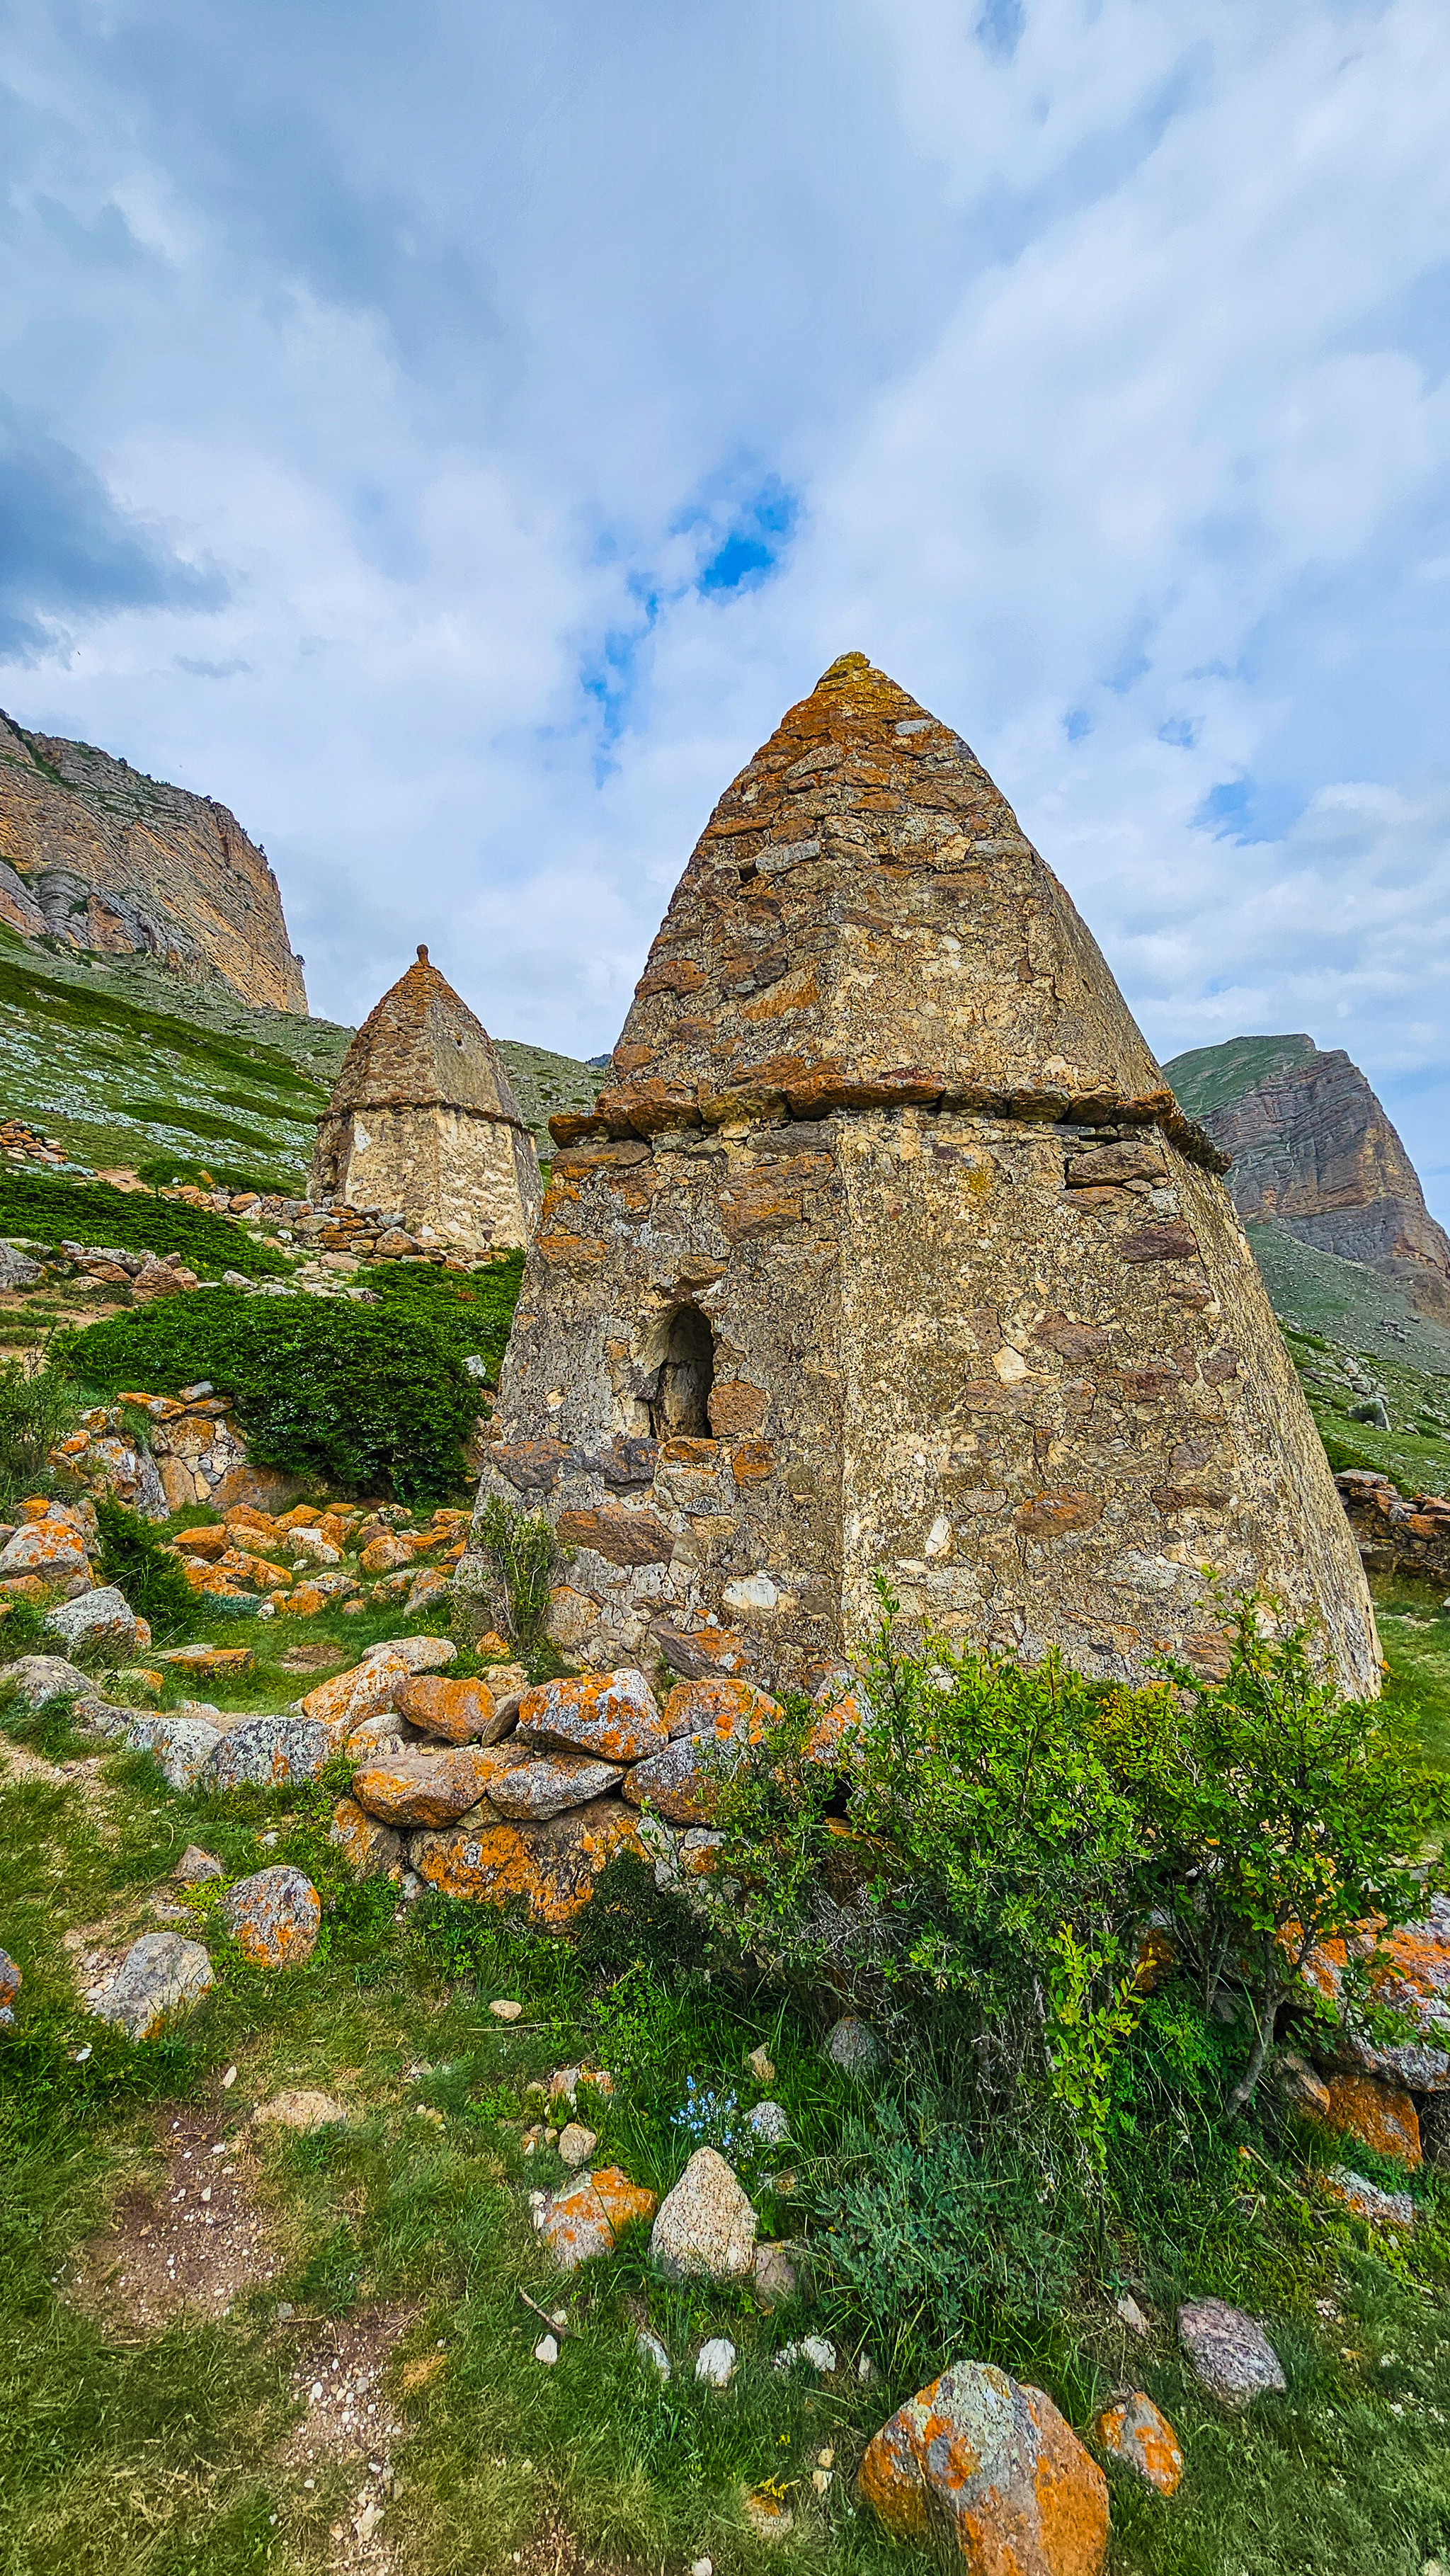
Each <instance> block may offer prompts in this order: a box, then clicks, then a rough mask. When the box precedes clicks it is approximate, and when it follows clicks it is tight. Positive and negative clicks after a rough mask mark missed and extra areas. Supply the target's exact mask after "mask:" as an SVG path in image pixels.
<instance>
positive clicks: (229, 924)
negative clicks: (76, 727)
mask: <svg viewBox="0 0 1450 2576" xmlns="http://www.w3.org/2000/svg"><path fill="white" fill-rule="evenodd" d="M0 921H5V922H8V923H9V924H10V926H11V928H12V929H14V930H18V931H20V932H21V933H22V935H23V936H24V937H25V938H27V939H38V938H41V937H43V936H47V935H48V936H49V937H50V938H52V939H57V940H60V941H62V942H64V943H65V944H66V945H67V946H69V947H72V948H76V949H84V950H90V951H100V952H102V953H103V954H109V955H112V956H118V955H124V954H126V953H129V952H133V951H138V950H139V951H144V952H146V953H148V954H149V955H151V956H154V957H159V958H160V959H162V961H163V962H164V963H165V964H166V965H168V966H170V967H172V968H173V969H175V971H177V972H178V973H180V974H193V975H195V974H201V975H205V974H207V973H208V972H210V973H213V974H217V975H220V976H221V977H223V978H224V980H225V981H226V982H227V983H228V984H229V985H230V986H231V988H232V990H233V992H234V993H236V994H238V995H239V996H240V998H241V999H242V1000H243V1001H244V1002H248V1003H250V1004H252V1006H253V1007H254V1008H263V1009H267V1010H274V1011H298V1012H305V1011H306V1008H307V993H306V989H305V987H304V985H303V981H302V961H301V959H300V958H298V957H294V956H293V954H292V948H291V943H290V941H289V939H288V936H287V924H286V922H285V921H284V920H283V917H282V898H281V895H280V894H279V892H278V889H277V880H276V878H275V877H274V876H273V874H272V871H271V869H270V868H269V867H268V865H267V861H266V858H265V856H264V855H263V853H262V851H261V850H259V849H258V848H257V846H256V843H255V842H254V841H250V840H249V839H248V838H247V835H246V833H245V832H244V831H243V830H242V827H241V825H240V823H239V822H238V821H237V819H236V816H235V815H234V814H231V813H229V812H228V811H227V808H226V806H225V805H218V804H217V803H216V802H215V801H214V799H213V798H211V797H210V796H192V795H189V794H188V793H187V791H186V789H185V788H181V787H168V786H167V785H165V784H164V783H163V782H162V781H161V780H159V779H155V778H147V777H145V776H144V775H143V774H142V772H141V771H139V770H135V769H132V768H130V767H129V766H128V764H127V763H126V762H125V761H124V760H113V759H112V758H111V757H110V755H109V754H108V753H107V752H104V751H97V750H95V749H94V748H93V747H92V746H91V744H89V743H82V742H64V741H61V740H59V739H58V738H57V737H55V736H53V735H50V734H39V733H27V732H26V731H25V729H24V727H23V726H21V725H18V724H16V723H15V722H14V720H13V718H11V717H8V716H6V715H5V714H3V712H0Z"/></svg>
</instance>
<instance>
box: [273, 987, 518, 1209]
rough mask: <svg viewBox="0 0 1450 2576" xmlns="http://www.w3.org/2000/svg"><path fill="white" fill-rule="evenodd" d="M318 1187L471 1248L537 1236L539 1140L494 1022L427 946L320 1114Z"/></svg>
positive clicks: (363, 1034) (372, 1022) (361, 1033)
mask: <svg viewBox="0 0 1450 2576" xmlns="http://www.w3.org/2000/svg"><path fill="white" fill-rule="evenodd" d="M312 1194H313V1196H314V1198H335V1199H345V1200H348V1201H350V1202H352V1203H353V1204H354V1205H357V1206H371V1207H384V1208H395V1209H398V1210H400V1211H401V1213H402V1216H403V1222H404V1224H405V1225H406V1226H408V1227H409V1228H410V1229H411V1228H414V1227H417V1226H419V1225H429V1226H432V1227H433V1228H434V1230H435V1231H436V1232H437V1233H438V1234H440V1235H442V1236H443V1237H445V1239H446V1240H447V1241H448V1242H450V1243H457V1244H461V1245H463V1246H464V1248H465V1249H466V1250H468V1251H471V1252H486V1251H489V1250H497V1251H500V1252H503V1251H506V1250H508V1248H509V1247H510V1246H511V1245H514V1244H521V1243H527V1241H528V1239H529V1235H530V1232H531V1231H532V1228H533V1225H534V1221H535V1219H536V1217H537V1215H538V1210H539V1198H540V1181H539V1162H538V1156H537V1154H536V1152H535V1150H534V1140H533V1137H532V1135H531V1134H530V1132H529V1129H528V1127H527V1126H526V1125H525V1122H524V1118H523V1115H522V1113H521V1111H520V1109H519V1104H518V1102H517V1100H516V1099H515V1097H514V1094H513V1090H512V1087H511V1085H510V1083H509V1079H508V1076H507V1074H506V1073H505V1071H504V1069H503V1066H502V1064H501V1063H500V1062H499V1058H498V1054H497V1051H496V1049H495V1047H494V1044H493V1040H492V1039H491V1038H490V1036H489V1034H488V1031H487V1030H486V1029H485V1028H484V1026H483V1024H482V1022H481V1021H479V1020H477V1019H475V1018H474V1015H473V1013H472V1011H470V1010H469V1008H468V1006H467V1004H466V1003H465V1002H462V1001H460V999H459V997H458V995H457V994H456V993H455V992H454V990H453V987H452V985H451V984H450V983H449V982H448V981H447V979H446V977H444V976H442V975H440V974H439V972H438V969H437V967H436V966H434V965H431V964H430V963H429V958H428V951H427V949H426V948H421V947H420V948H419V951H418V957H417V963H416V964H415V965H412V966H410V967H409V968H408V971H407V973H406V974H405V975H400V976H399V978H398V981H397V983H396V984H394V985H393V986H392V988H391V990H390V991H389V992H386V993H385V994H384V995H383V998H382V1000H381V1001H380V1002H379V1003H378V1005H377V1008H376V1009H375V1010H373V1011H371V1012H370V1013H369V1015H368V1017H367V1018H366V1019H365V1020H364V1022H363V1025H362V1027H361V1028H360V1029H359V1030H358V1033H357V1035H356V1037H355V1038H354V1039H353V1041H352V1044H351V1046H350V1047H349V1048H348V1051H347V1053H346V1055H345V1056H344V1057H343V1060H342V1070H341V1072H340V1073H339V1075H338V1077H337V1082H336V1085H335V1087H334V1090H333V1094H332V1098H331V1100H330V1101H329V1102H328V1105H327V1109H326V1111H325V1113H324V1115H323V1116H322V1118H321V1119H320V1121H319V1123H318V1131H317V1146H316V1151H315V1153H314V1155H313V1159H312Z"/></svg>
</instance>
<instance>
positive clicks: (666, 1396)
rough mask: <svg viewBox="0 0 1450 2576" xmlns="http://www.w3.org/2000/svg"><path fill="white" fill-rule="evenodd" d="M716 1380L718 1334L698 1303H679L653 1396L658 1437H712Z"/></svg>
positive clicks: (651, 1403) (652, 1424) (654, 1430)
mask: <svg viewBox="0 0 1450 2576" xmlns="http://www.w3.org/2000/svg"><path fill="white" fill-rule="evenodd" d="M714 1383H715V1336H714V1334H713V1333H712V1332H711V1330H710V1327H709V1325H708V1324H707V1323H706V1321H705V1318H704V1316H703V1315H702V1314H701V1312H700V1310H699V1307H698V1306H677V1307H676V1308H675V1311H674V1313H673V1315H672V1316H671V1317H670V1329H669V1339H668V1341H667V1342H666V1344H665V1355H664V1358H663V1360H662V1361H661V1363H660V1372H659V1377H658V1379H657V1381H656V1387H655V1393H654V1394H653V1396H651V1397H650V1398H649V1427H650V1430H651V1432H652V1433H653V1435H654V1437H655V1439H656V1440H708V1439H709V1437H710V1389H711V1387H712V1386H713V1385H714Z"/></svg>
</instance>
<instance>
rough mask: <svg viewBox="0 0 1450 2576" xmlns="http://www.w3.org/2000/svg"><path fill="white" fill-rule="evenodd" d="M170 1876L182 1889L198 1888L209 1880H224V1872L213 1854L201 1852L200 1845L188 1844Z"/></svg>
mask: <svg viewBox="0 0 1450 2576" xmlns="http://www.w3.org/2000/svg"><path fill="white" fill-rule="evenodd" d="M171 1875H172V1877H173V1878H179V1879H180V1881H181V1884H182V1886H183V1887H200V1886H201V1885H202V1884H203V1883H204V1881H205V1880H207V1879H209V1878H225V1877H226V1871H225V1870H224V1869H223V1867H222V1865H221V1862H220V1861H219V1860H218V1859H217V1856H216V1854H215V1852H209V1851H203V1850H202V1848H201V1845H200V1843H188V1844H187V1846H186V1849H185V1851H184V1852H183V1853H182V1855H181V1858H180V1860H179V1861H178V1862H177V1864H176V1867H175V1869H174V1870H173V1871H172V1873H171Z"/></svg>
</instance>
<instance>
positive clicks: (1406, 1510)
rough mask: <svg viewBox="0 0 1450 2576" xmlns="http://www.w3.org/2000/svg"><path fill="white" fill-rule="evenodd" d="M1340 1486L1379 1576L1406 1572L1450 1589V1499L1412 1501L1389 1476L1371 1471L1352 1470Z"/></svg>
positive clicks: (1362, 1546)
mask: <svg viewBox="0 0 1450 2576" xmlns="http://www.w3.org/2000/svg"><path fill="white" fill-rule="evenodd" d="M1334 1481H1335V1484H1336V1485H1337V1486H1338V1488H1339V1493H1340V1498H1341V1500H1342V1502H1343V1504H1344V1508H1345V1511H1346V1512H1347V1513H1348V1515H1349V1525H1350V1528H1351V1529H1352V1530H1353V1532H1354V1535H1355V1538H1356V1539H1357V1541H1358V1543H1359V1552H1360V1555H1361V1557H1362V1558H1363V1560H1364V1563H1365V1564H1366V1566H1368V1567H1369V1568H1370V1570H1371V1571H1372V1572H1373V1573H1376V1574H1389V1573H1392V1572H1394V1571H1396V1570H1397V1569H1402V1570H1403V1571H1404V1572H1405V1573H1407V1574H1420V1575H1423V1576H1424V1577H1425V1579H1426V1581H1427V1582H1430V1583H1435V1584H1442V1583H1450V1496H1447V1495H1444V1494H1415V1495H1412V1496H1411V1497H1410V1498H1409V1499H1408V1500H1407V1499H1406V1497H1405V1496H1404V1495H1403V1494H1402V1493H1400V1491H1399V1489H1398V1487H1397V1486H1395V1485H1393V1484H1392V1483H1391V1482H1390V1479H1389V1477H1388V1476H1381V1475H1377V1474H1375V1473H1374V1472H1373V1470H1372V1469H1370V1468H1367V1467H1349V1468H1346V1469H1345V1472H1344V1474H1343V1475H1341V1476H1336V1477H1335V1479H1334Z"/></svg>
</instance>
